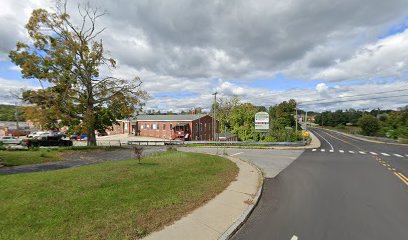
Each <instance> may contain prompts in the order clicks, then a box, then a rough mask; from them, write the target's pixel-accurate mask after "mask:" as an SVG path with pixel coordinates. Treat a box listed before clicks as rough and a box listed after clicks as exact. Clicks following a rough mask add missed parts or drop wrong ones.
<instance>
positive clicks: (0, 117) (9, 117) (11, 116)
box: [0, 104, 25, 121]
mask: <svg viewBox="0 0 408 240" xmlns="http://www.w3.org/2000/svg"><path fill="white" fill-rule="evenodd" d="M16 108H18V109H17V112H18V120H19V121H25V118H24V113H23V111H22V109H21V107H17V106H14V105H2V104H0V121H16Z"/></svg>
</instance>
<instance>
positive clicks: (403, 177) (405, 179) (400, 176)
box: [394, 172, 408, 185]
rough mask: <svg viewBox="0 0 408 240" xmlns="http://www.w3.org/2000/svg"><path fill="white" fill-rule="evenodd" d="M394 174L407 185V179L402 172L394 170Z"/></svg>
mask: <svg viewBox="0 0 408 240" xmlns="http://www.w3.org/2000/svg"><path fill="white" fill-rule="evenodd" d="M394 174H395V176H397V177H398V178H399V179H401V181H403V182H404V183H405V184H406V185H408V179H407V177H405V176H404V174H402V173H398V172H394Z"/></svg>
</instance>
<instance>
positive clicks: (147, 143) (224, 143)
mask: <svg viewBox="0 0 408 240" xmlns="http://www.w3.org/2000/svg"><path fill="white" fill-rule="evenodd" d="M127 144H128V145H139V146H163V145H200V144H203V145H216V146H228V145H237V146H248V145H252V146H290V147H298V146H305V145H306V144H307V142H303V141H298V142H241V141H165V140H163V141H156V140H153V141H146V140H145V141H128V142H127Z"/></svg>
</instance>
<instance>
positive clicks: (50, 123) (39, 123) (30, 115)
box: [23, 106, 59, 130]
mask: <svg viewBox="0 0 408 240" xmlns="http://www.w3.org/2000/svg"><path fill="white" fill-rule="evenodd" d="M23 111H24V116H25V118H26V119H28V120H31V121H32V122H33V123H34V126H36V127H38V128H41V129H47V130H59V124H58V117H57V115H55V114H53V112H52V111H50V110H49V109H42V108H41V107H39V106H25V107H23Z"/></svg>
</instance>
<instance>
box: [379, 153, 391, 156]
mask: <svg viewBox="0 0 408 240" xmlns="http://www.w3.org/2000/svg"><path fill="white" fill-rule="evenodd" d="M381 154H382V155H384V156H390V154H388V153H381Z"/></svg>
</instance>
